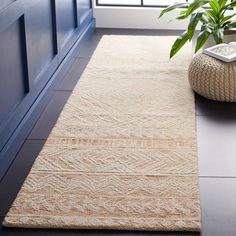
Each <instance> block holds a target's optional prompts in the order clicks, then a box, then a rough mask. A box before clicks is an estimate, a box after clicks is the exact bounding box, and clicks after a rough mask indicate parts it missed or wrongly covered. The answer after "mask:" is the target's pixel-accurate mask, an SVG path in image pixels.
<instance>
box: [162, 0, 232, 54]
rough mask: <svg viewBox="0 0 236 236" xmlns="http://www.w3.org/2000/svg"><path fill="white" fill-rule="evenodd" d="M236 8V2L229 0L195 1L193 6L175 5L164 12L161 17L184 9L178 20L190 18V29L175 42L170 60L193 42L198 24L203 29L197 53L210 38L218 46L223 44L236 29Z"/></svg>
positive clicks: (200, 33) (199, 37) (196, 49)
mask: <svg viewBox="0 0 236 236" xmlns="http://www.w3.org/2000/svg"><path fill="white" fill-rule="evenodd" d="M235 6H236V0H232V1H230V2H229V1H228V0H194V1H193V2H192V3H191V4H187V3H175V4H173V5H171V6H168V7H167V8H165V9H164V10H162V11H161V13H160V16H159V17H162V16H163V15H164V14H166V13H168V12H170V11H173V10H175V9H177V8H182V10H181V11H180V14H179V15H178V16H177V18H176V19H177V20H185V19H186V18H189V24H188V28H187V30H186V31H185V32H184V33H182V34H181V35H180V36H179V37H178V38H177V39H176V41H175V42H174V44H173V46H172V48H171V51H170V58H171V57H173V56H174V55H175V54H176V53H177V52H178V51H179V50H180V49H181V48H182V47H183V45H184V44H185V43H186V42H188V41H191V40H193V37H194V35H195V34H196V31H197V30H196V28H197V25H198V24H201V28H200V32H199V34H198V36H197V42H196V46H195V53H196V52H197V51H198V50H199V49H201V48H202V47H203V46H204V45H205V43H206V42H207V40H208V39H209V37H210V36H212V37H213V39H214V42H215V43H216V44H220V43H222V42H223V38H224V35H226V34H227V31H229V30H231V29H233V28H235V27H236V21H234V20H233V17H234V16H235V15H236V14H235V13H234V12H233V7H235Z"/></svg>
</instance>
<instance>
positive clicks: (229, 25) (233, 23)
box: [225, 22, 236, 29]
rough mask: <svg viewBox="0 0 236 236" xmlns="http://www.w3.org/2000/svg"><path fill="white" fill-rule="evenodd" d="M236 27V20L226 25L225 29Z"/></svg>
mask: <svg viewBox="0 0 236 236" xmlns="http://www.w3.org/2000/svg"><path fill="white" fill-rule="evenodd" d="M235 27H236V22H232V23H230V24H228V25H226V26H225V29H233V28H235Z"/></svg>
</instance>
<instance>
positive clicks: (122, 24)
mask: <svg viewBox="0 0 236 236" xmlns="http://www.w3.org/2000/svg"><path fill="white" fill-rule="evenodd" d="M161 10H162V9H161V8H153V7H150V8H149V7H144V8H141V7H98V6H95V4H94V17H95V18H96V25H97V28H135V29H176V30H183V29H186V26H187V22H188V21H177V20H175V17H176V16H177V14H178V13H179V11H180V10H175V11H173V12H170V13H167V14H166V15H164V16H163V17H162V18H160V19H159V18H158V16H159V15H160V12H161ZM171 19H173V20H172V21H170V20H171Z"/></svg>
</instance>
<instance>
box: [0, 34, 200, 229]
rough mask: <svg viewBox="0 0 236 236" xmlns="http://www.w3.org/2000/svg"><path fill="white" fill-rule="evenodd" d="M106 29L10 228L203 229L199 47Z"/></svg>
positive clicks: (6, 222)
mask: <svg viewBox="0 0 236 236" xmlns="http://www.w3.org/2000/svg"><path fill="white" fill-rule="evenodd" d="M174 39H175V38H174V37H154V36H153V37H150V36H104V37H103V38H102V40H101V42H100V44H99V46H98V48H97V50H96V52H95V54H94V55H93V57H92V59H91V61H90V63H89V64H88V66H87V68H86V70H85V72H84V73H83V76H82V78H81V80H80V81H79V82H78V84H77V85H76V87H75V89H74V91H73V93H72V95H71V96H70V98H69V100H68V102H67V103H66V105H65V107H64V109H63V111H62V113H61V115H60V117H59V119H58V121H57V123H56V124H55V126H54V128H53V130H52V132H51V134H50V135H49V137H48V139H47V141H46V143H45V145H44V147H43V149H42V150H41V152H40V154H39V156H38V158H37V159H36V161H35V163H34V165H33V167H32V169H31V171H30V173H29V175H28V177H27V179H26V181H25V183H24V185H23V186H22V188H21V190H20V192H19V194H18V196H17V198H16V200H15V201H14V203H13V205H12V207H11V209H10V211H9V213H8V214H7V216H6V218H5V220H4V223H3V224H4V226H8V227H33V228H74V229H87V228H89V229H121V230H152V231H153V230H156V231H200V225H201V224H200V201H199V188H198V173H197V145H196V131H195V108H194V96H193V94H192V92H191V90H190V88H189V86H188V82H187V68H188V63H189V61H190V58H191V50H190V48H185V50H183V51H182V52H180V53H179V54H178V56H176V57H175V58H174V59H173V60H171V61H169V59H168V53H169V47H170V46H171V44H172V42H173V41H174Z"/></svg>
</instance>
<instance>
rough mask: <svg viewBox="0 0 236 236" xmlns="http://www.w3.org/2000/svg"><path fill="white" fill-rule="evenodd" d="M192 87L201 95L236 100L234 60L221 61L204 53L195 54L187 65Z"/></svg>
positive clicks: (220, 99) (235, 63) (222, 99)
mask: <svg viewBox="0 0 236 236" xmlns="http://www.w3.org/2000/svg"><path fill="white" fill-rule="evenodd" d="M188 79H189V83H190V85H191V87H192V89H193V90H194V91H195V92H196V93H198V94H200V95H202V96H203V97H206V98H209V99H213V100H217V101H224V102H235V101H236V62H223V61H221V60H218V59H216V58H213V57H210V56H208V55H206V54H199V55H197V56H195V57H194V58H193V60H192V62H191V64H190V66H189V71H188Z"/></svg>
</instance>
